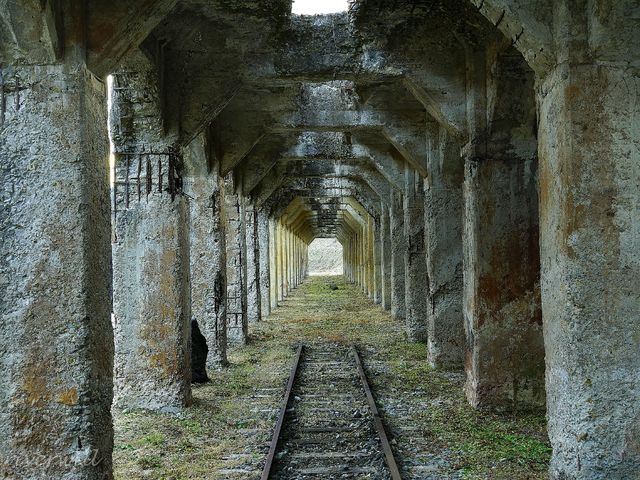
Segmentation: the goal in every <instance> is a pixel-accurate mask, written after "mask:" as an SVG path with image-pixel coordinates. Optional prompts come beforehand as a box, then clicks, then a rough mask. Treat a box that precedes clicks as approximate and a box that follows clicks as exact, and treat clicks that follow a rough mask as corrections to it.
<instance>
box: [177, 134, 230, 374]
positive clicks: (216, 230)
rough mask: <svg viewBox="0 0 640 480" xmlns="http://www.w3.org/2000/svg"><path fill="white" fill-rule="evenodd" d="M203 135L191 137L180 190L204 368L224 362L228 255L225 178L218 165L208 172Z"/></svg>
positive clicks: (214, 367) (195, 315) (194, 309)
mask: <svg viewBox="0 0 640 480" xmlns="http://www.w3.org/2000/svg"><path fill="white" fill-rule="evenodd" d="M207 149H208V146H207V144H206V140H205V139H204V136H199V137H196V139H194V140H193V141H192V142H191V144H190V145H189V148H188V150H187V153H188V155H187V158H186V159H185V168H186V169H187V171H186V172H185V176H184V179H183V184H184V189H185V192H186V194H187V195H188V197H189V198H190V199H191V201H190V211H189V214H190V217H189V225H190V229H189V230H190V231H189V234H190V241H191V245H190V265H191V317H192V318H193V319H195V320H197V322H198V325H199V328H200V331H201V332H202V334H203V335H204V337H205V338H206V340H207V346H208V348H209V354H208V356H207V367H208V368H211V369H217V368H220V367H221V366H223V365H225V364H226V363H227V298H226V297H227V281H226V277H227V254H226V232H225V221H224V208H223V204H224V183H223V180H222V178H221V177H220V175H219V174H218V170H217V167H214V168H213V169H212V171H211V172H208V168H207V166H208V165H209V160H208V157H207Z"/></svg>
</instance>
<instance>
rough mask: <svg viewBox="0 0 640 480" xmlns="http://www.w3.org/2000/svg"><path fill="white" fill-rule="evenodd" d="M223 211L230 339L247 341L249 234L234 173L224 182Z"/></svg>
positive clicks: (228, 334) (237, 342)
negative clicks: (247, 255) (247, 244)
mask: <svg viewBox="0 0 640 480" xmlns="http://www.w3.org/2000/svg"><path fill="white" fill-rule="evenodd" d="M224 183H225V191H224V197H225V202H224V207H225V218H226V234H227V238H226V241H227V339H228V342H229V343H234V344H241V345H242V344H244V343H245V342H246V341H247V330H248V320H247V279H246V260H247V259H246V230H245V227H246V225H245V206H244V202H243V201H242V200H243V199H242V198H241V197H240V195H238V194H237V193H235V185H234V180H233V173H230V174H228V175H227V176H226V177H225V179H224Z"/></svg>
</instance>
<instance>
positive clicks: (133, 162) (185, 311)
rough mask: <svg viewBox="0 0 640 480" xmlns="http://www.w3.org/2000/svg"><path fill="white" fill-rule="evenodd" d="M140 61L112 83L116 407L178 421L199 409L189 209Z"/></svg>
mask: <svg viewBox="0 0 640 480" xmlns="http://www.w3.org/2000/svg"><path fill="white" fill-rule="evenodd" d="M139 60H140V61H139V62H137V61H136V62H135V65H132V66H131V67H124V68H123V70H125V71H124V72H118V73H116V74H114V93H113V102H112V110H111V116H110V122H111V131H112V136H113V143H114V148H115V150H116V152H117V153H116V172H115V185H114V187H113V199H114V200H113V212H114V213H113V214H114V222H113V224H114V227H115V228H114V241H113V245H112V252H113V313H114V333H115V357H114V358H115V368H114V377H115V403H116V405H117V406H118V407H120V408H147V409H154V410H162V411H171V412H175V411H178V410H180V409H181V408H182V407H184V406H187V405H189V404H190V403H191V365H190V357H191V355H190V351H189V348H190V347H189V345H190V339H191V322H190V321H191V304H190V284H189V274H190V272H189V270H190V264H189V243H190V241H189V208H190V207H189V203H188V201H187V197H185V196H184V195H183V194H182V192H181V188H180V172H178V168H179V166H180V164H181V159H180V155H179V152H178V150H177V149H175V148H173V144H174V141H173V139H170V138H167V137H165V136H164V132H163V128H162V115H161V107H160V104H161V100H160V89H159V86H158V84H157V81H156V79H157V72H156V70H155V67H153V66H152V65H150V64H149V63H148V61H146V60H145V59H144V58H143V56H142V55H140V58H139ZM134 66H135V68H133V67H134Z"/></svg>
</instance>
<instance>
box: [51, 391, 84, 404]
mask: <svg viewBox="0 0 640 480" xmlns="http://www.w3.org/2000/svg"><path fill="white" fill-rule="evenodd" d="M78 399H79V396H78V390H77V389H76V388H68V389H66V390H63V391H62V392H60V393H58V395H57V397H56V400H57V402H58V403H62V404H63V405H67V406H73V405H77V404H78Z"/></svg>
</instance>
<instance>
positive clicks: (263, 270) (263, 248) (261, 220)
mask: <svg viewBox="0 0 640 480" xmlns="http://www.w3.org/2000/svg"><path fill="white" fill-rule="evenodd" d="M257 212H258V216H257V219H258V229H257V237H256V238H257V239H258V262H259V268H260V278H259V282H260V317H261V318H262V319H265V318H267V316H268V315H269V313H271V295H270V284H271V281H270V278H271V271H270V269H271V261H270V257H269V242H270V240H269V231H270V228H269V217H268V216H267V213H266V212H265V211H264V210H262V209H260V210H258V211H257Z"/></svg>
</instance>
